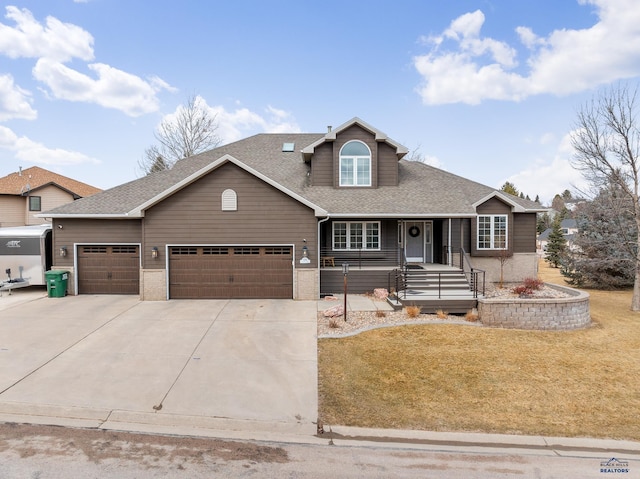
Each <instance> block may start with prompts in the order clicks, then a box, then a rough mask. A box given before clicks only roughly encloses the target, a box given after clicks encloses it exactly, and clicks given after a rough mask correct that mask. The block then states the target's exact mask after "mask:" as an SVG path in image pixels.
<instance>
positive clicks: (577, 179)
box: [501, 133, 586, 205]
mask: <svg viewBox="0 0 640 479" xmlns="http://www.w3.org/2000/svg"><path fill="white" fill-rule="evenodd" d="M572 155H573V147H572V146H571V133H569V134H567V135H565V136H564V138H563V139H562V141H561V142H560V144H559V145H558V149H557V151H556V154H555V156H554V158H553V160H552V161H551V162H548V161H547V162H545V161H542V160H540V161H537V162H535V164H534V165H532V166H531V167H529V168H526V169H524V170H522V171H521V172H519V173H517V174H515V175H512V176H510V177H509V178H506V179H505V180H504V181H510V182H511V183H513V184H514V185H516V187H517V188H518V190H520V191H522V192H523V193H525V194H527V195H529V196H530V197H531V199H534V198H535V196H536V195H539V196H540V201H541V202H542V204H544V205H550V204H551V200H553V197H554V196H555V195H556V194H558V193H562V192H563V191H564V190H567V189H568V190H574V189H575V188H578V189H584V188H585V186H586V180H585V179H584V177H583V176H582V174H581V173H580V172H579V171H578V170H576V169H575V168H573V167H572V166H571V157H572ZM504 181H503V182H502V183H501V184H504Z"/></svg>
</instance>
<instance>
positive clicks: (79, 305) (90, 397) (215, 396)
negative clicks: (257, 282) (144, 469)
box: [0, 290, 318, 433]
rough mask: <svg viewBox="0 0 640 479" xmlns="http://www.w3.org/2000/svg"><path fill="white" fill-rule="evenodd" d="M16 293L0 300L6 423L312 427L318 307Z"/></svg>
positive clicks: (0, 381)
mask: <svg viewBox="0 0 640 479" xmlns="http://www.w3.org/2000/svg"><path fill="white" fill-rule="evenodd" d="M20 293H22V294H29V292H26V291H24V290H23V291H20V292H18V291H15V292H14V293H13V295H12V296H11V297H10V298H12V299H11V300H9V299H8V297H6V296H3V297H0V420H3V419H4V420H10V419H7V418H6V417H5V416H7V415H8V416H10V418H11V417H13V418H16V417H21V416H25V417H26V416H31V417H33V416H40V417H46V418H48V419H49V421H44V422H50V423H56V418H73V419H76V420H77V421H78V424H79V425H88V426H99V427H100V426H104V425H105V423H109V425H110V426H111V427H112V428H113V427H114V425H115V426H117V424H120V423H121V424H131V423H135V424H138V425H140V427H137V428H134V429H138V430H144V429H145V427H144V425H145V424H154V425H156V426H157V425H167V426H180V425H183V426H188V425H190V426H192V427H196V428H197V427H222V428H227V427H231V428H242V427H251V428H256V427H257V428H263V430H266V429H272V428H279V427H280V428H282V427H285V428H286V427H290V426H295V427H297V428H302V429H304V430H306V431H308V432H310V433H313V432H315V426H313V422H314V421H315V420H316V417H317V410H318V400H317V398H318V392H317V342H316V335H317V326H316V311H317V309H316V303H315V302H313V301H292V300H237V301H233V300H231V301H227V300H196V301H189V300H180V301H177V300H173V301H168V302H140V301H139V300H138V298H137V297H132V296H92V295H82V296H68V297H65V298H48V297H46V296H45V295H44V293H42V292H41V293H40V295H39V296H35V297H34V298H32V299H31V300H28V301H27V300H25V301H19V300H17V299H16V298H17V297H18V294H20ZM3 300H6V301H5V302H4V303H3ZM3 304H4V306H3ZM3 415H4V416H3ZM230 425H231V426H230ZM123 428H124V429H127V427H123ZM155 430H157V428H156V429H155ZM298 432H299V431H298Z"/></svg>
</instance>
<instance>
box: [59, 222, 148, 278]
mask: <svg viewBox="0 0 640 479" xmlns="http://www.w3.org/2000/svg"><path fill="white" fill-rule="evenodd" d="M60 226H62V228H60ZM141 240H142V226H141V221H140V220H139V219H135V220H97V219H86V220H81V219H56V220H54V221H53V264H54V266H66V267H72V266H73V259H74V253H75V252H74V251H73V244H74V243H78V244H88V243H100V244H124V243H136V244H138V243H140V242H141ZM61 246H66V247H67V252H68V253H67V256H66V257H64V258H62V257H61V256H60V255H59V254H58V252H59V251H60V247H61Z"/></svg>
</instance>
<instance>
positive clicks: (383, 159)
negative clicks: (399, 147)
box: [378, 143, 398, 186]
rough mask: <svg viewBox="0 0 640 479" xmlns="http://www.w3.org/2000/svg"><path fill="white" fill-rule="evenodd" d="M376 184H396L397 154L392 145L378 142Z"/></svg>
mask: <svg viewBox="0 0 640 479" xmlns="http://www.w3.org/2000/svg"><path fill="white" fill-rule="evenodd" d="M378 145H379V146H378V186H398V156H397V155H396V151H395V149H394V148H393V147H391V146H389V145H387V144H386V143H379V144H378Z"/></svg>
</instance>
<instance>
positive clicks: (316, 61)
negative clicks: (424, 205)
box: [0, 0, 640, 203]
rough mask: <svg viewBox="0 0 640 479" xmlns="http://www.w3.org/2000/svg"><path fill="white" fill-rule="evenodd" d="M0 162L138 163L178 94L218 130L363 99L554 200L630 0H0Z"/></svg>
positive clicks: (633, 28)
mask: <svg viewBox="0 0 640 479" xmlns="http://www.w3.org/2000/svg"><path fill="white" fill-rule="evenodd" d="M0 15H1V16H0V176H5V175H7V174H9V173H11V172H14V171H17V170H18V167H20V166H22V167H23V168H27V167H29V166H34V165H38V166H41V167H43V168H47V169H50V170H52V171H55V172H57V173H60V174H63V175H66V176H70V177H73V178H75V179H78V180H80V181H84V182H86V183H89V184H91V185H94V186H97V187H100V188H110V187H113V186H116V185H118V184H121V183H124V182H126V181H130V180H133V179H135V178H137V177H139V176H140V172H139V171H138V168H137V164H138V161H139V160H141V159H142V158H143V156H144V151H145V149H146V148H148V147H149V146H150V145H152V144H153V143H154V137H153V132H154V129H155V128H156V127H157V125H158V124H159V123H160V122H161V121H162V119H163V118H164V117H165V116H166V115H171V114H172V113H174V112H175V110H176V108H177V107H178V106H179V105H180V104H182V103H184V102H185V101H186V99H187V98H188V97H189V96H193V95H199V96H201V97H202V98H203V100H204V101H205V102H206V105H207V107H208V108H211V111H212V113H214V114H216V115H217V120H218V123H219V130H218V133H219V135H220V136H221V137H222V139H223V141H224V142H230V141H235V140H238V139H241V138H244V137H247V136H250V135H252V134H255V133H260V132H284V131H291V132H324V131H326V127H327V125H333V126H334V127H336V126H338V125H340V124H342V123H344V122H346V121H348V120H350V119H351V118H353V117H355V116H357V117H360V118H362V119H363V120H364V121H366V122H367V123H369V124H371V125H373V126H375V127H377V128H379V129H380V130H382V131H384V132H385V133H387V134H388V135H389V136H390V137H391V138H393V139H394V140H396V141H398V142H400V143H402V144H404V145H405V146H406V147H407V148H409V149H410V150H418V151H419V152H420V154H421V155H422V156H423V157H425V158H426V159H427V161H428V162H430V163H431V164H434V165H435V166H438V167H440V168H443V169H445V170H447V171H450V172H452V173H455V174H459V175H461V176H464V177H467V178H470V179H472V180H475V181H478V182H480V183H484V184H486V185H489V186H493V187H496V188H499V187H500V186H502V184H503V183H504V182H505V181H511V182H513V183H515V185H516V187H517V188H518V189H519V190H520V191H523V192H524V193H525V194H527V195H529V196H530V197H531V198H532V199H533V198H535V196H536V195H540V198H541V199H542V200H543V201H544V202H545V203H548V202H550V200H551V199H552V197H553V195H554V194H555V193H560V192H562V191H564V190H565V189H567V188H571V187H572V185H580V184H581V179H580V177H579V175H578V174H577V173H576V172H575V171H574V170H573V169H572V168H571V167H570V165H569V159H570V157H571V148H570V143H569V135H570V133H571V131H572V128H573V127H574V124H575V120H576V113H577V111H578V110H579V109H580V107H581V106H582V105H584V104H585V103H586V102H587V101H589V100H590V99H591V98H592V97H593V96H594V94H596V93H597V92H598V91H599V89H601V88H606V87H609V86H615V85H617V84H618V82H627V83H629V84H631V85H635V82H637V78H638V76H639V75H640V3H639V2H637V0H457V1H452V2H443V1H441V0H396V1H395V2H389V1H382V0H368V1H366V2H364V1H357V0H352V1H345V0H323V1H321V2H317V1H310V0H309V1H303V0H234V1H218V0H215V1H209V2H200V1H195V0H185V1H182V2H176V1H175V0H173V1H167V0H154V1H153V2H152V1H142V0H138V1H131V0H84V1H80V0H76V1H73V0H46V1H45V0H40V1H33V0H32V1H28V0H26V1H15V2H13V3H8V4H5V5H4V6H3V7H2V10H0Z"/></svg>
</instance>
